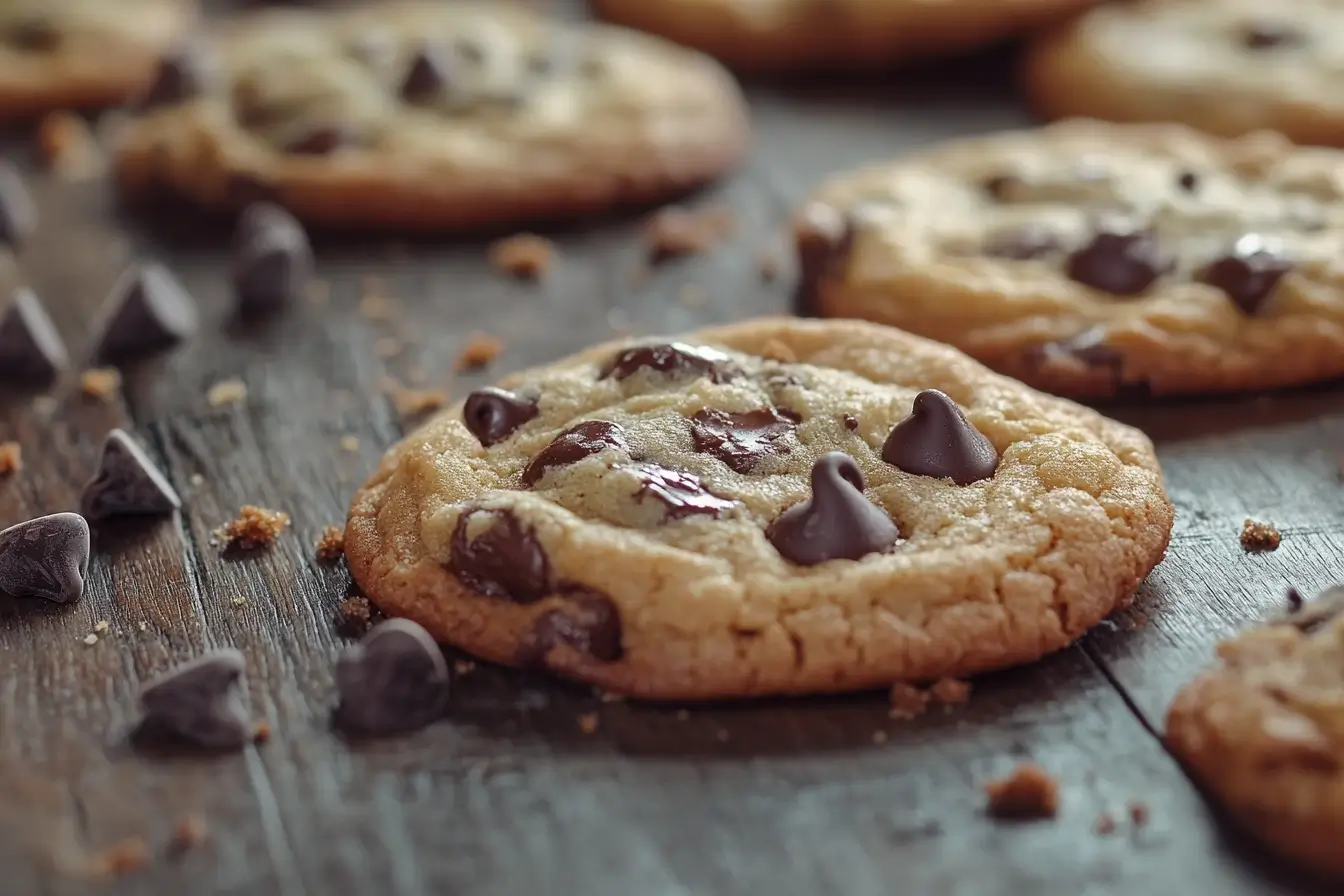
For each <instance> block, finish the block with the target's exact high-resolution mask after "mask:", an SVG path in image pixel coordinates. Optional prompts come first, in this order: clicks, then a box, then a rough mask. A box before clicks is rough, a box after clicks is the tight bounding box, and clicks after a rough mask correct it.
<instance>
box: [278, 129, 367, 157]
mask: <svg viewBox="0 0 1344 896" xmlns="http://www.w3.org/2000/svg"><path fill="white" fill-rule="evenodd" d="M354 143H355V139H354V134H352V133H351V132H350V130H349V129H348V128H344V127H341V126H339V125H324V126H322V127H317V128H313V129H312V130H310V131H305V132H304V133H302V134H300V135H299V136H298V137H295V138H294V139H293V140H291V141H289V142H288V143H286V144H285V147H284V149H285V152H287V153H292V154H293V155H300V156H326V155H331V154H332V153H334V152H335V151H336V150H338V149H340V148H341V147H342V146H349V145H352V144H354Z"/></svg>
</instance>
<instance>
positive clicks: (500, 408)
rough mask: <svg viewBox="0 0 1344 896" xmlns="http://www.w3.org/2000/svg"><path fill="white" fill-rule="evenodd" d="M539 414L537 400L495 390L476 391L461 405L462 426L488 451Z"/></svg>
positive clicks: (492, 387)
mask: <svg viewBox="0 0 1344 896" xmlns="http://www.w3.org/2000/svg"><path fill="white" fill-rule="evenodd" d="M537 414H538V409H537V401H536V399H535V398H524V397H523V396H521V395H519V394H517V393H516V392H509V391H506V390H504V389H499V388H496V387H495V386H487V387H486V388H484V389H477V390H476V391H475V392H473V393H471V394H470V395H468V396H467V400H466V403H465V404H463V405H462V422H463V423H465V424H466V425H467V429H468V430H470V431H471V434H472V435H474V436H475V437H476V438H477V439H479V440H480V443H481V445H482V446H483V447H485V448H489V447H490V446H491V445H494V444H496V443H498V442H502V441H504V440H505V439H507V438H508V437H509V436H511V435H512V434H513V433H514V431H515V430H517V429H518V427H520V426H522V425H523V424H524V423H526V422H528V421H529V420H532V419H533V418H535V417H536V416H537ZM534 463H535V461H534Z"/></svg>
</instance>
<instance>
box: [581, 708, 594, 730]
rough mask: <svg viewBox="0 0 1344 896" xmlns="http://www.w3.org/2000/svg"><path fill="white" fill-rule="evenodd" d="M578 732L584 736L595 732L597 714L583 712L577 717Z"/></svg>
mask: <svg viewBox="0 0 1344 896" xmlns="http://www.w3.org/2000/svg"><path fill="white" fill-rule="evenodd" d="M579 730H580V731H582V732H583V733H584V734H593V733H594V732H596V731H597V713H595V712H585V713H583V714H582V715H580V716H579Z"/></svg>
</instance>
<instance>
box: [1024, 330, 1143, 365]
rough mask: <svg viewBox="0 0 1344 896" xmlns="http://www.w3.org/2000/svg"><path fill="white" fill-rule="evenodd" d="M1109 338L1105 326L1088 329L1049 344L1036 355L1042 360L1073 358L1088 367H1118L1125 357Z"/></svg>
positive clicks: (1042, 347)
mask: <svg viewBox="0 0 1344 896" xmlns="http://www.w3.org/2000/svg"><path fill="white" fill-rule="evenodd" d="M1109 336H1110V334H1109V333H1108V332H1107V330H1106V328H1105V327H1103V326H1095V327H1088V328H1087V329H1086V330H1084V331H1083V332H1081V333H1079V334H1078V335H1077V336H1073V337H1070V338H1068V339H1062V340H1060V341H1058V342H1047V343H1046V344H1045V345H1043V346H1041V347H1040V348H1039V349H1038V350H1037V352H1036V354H1037V355H1038V357H1039V358H1041V359H1046V358H1056V357H1065V358H1071V359H1073V360H1075V361H1080V362H1082V363H1083V364H1084V365H1086V366H1088V367H1118V366H1120V364H1121V363H1122V362H1123V361H1124V356H1123V355H1122V354H1120V352H1118V351H1116V350H1115V349H1114V348H1113V347H1112V346H1111V345H1110V344H1109V343H1108V342H1107V339H1108V338H1109Z"/></svg>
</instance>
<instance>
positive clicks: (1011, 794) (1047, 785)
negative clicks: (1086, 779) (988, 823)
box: [985, 762, 1059, 819]
mask: <svg viewBox="0 0 1344 896" xmlns="http://www.w3.org/2000/svg"><path fill="white" fill-rule="evenodd" d="M985 793H986V794H987V795H988V797H989V814H990V815H992V816H993V817H995V818H1023V819H1026V818H1053V817H1054V816H1055V813H1056V812H1058V811H1059V784H1058V782H1056V781H1055V779H1054V778H1053V777H1051V776H1050V775H1049V774H1047V773H1046V772H1045V770H1044V769H1042V768H1041V767H1040V766H1039V765H1036V764H1035V763H1032V762H1024V763H1022V764H1021V765H1019V766H1018V767H1017V768H1015V769H1013V771H1012V772H1011V773H1010V774H1009V775H1008V776H1006V777H1003V778H997V779H995V780H993V781H990V782H989V783H988V784H986V785H985Z"/></svg>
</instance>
